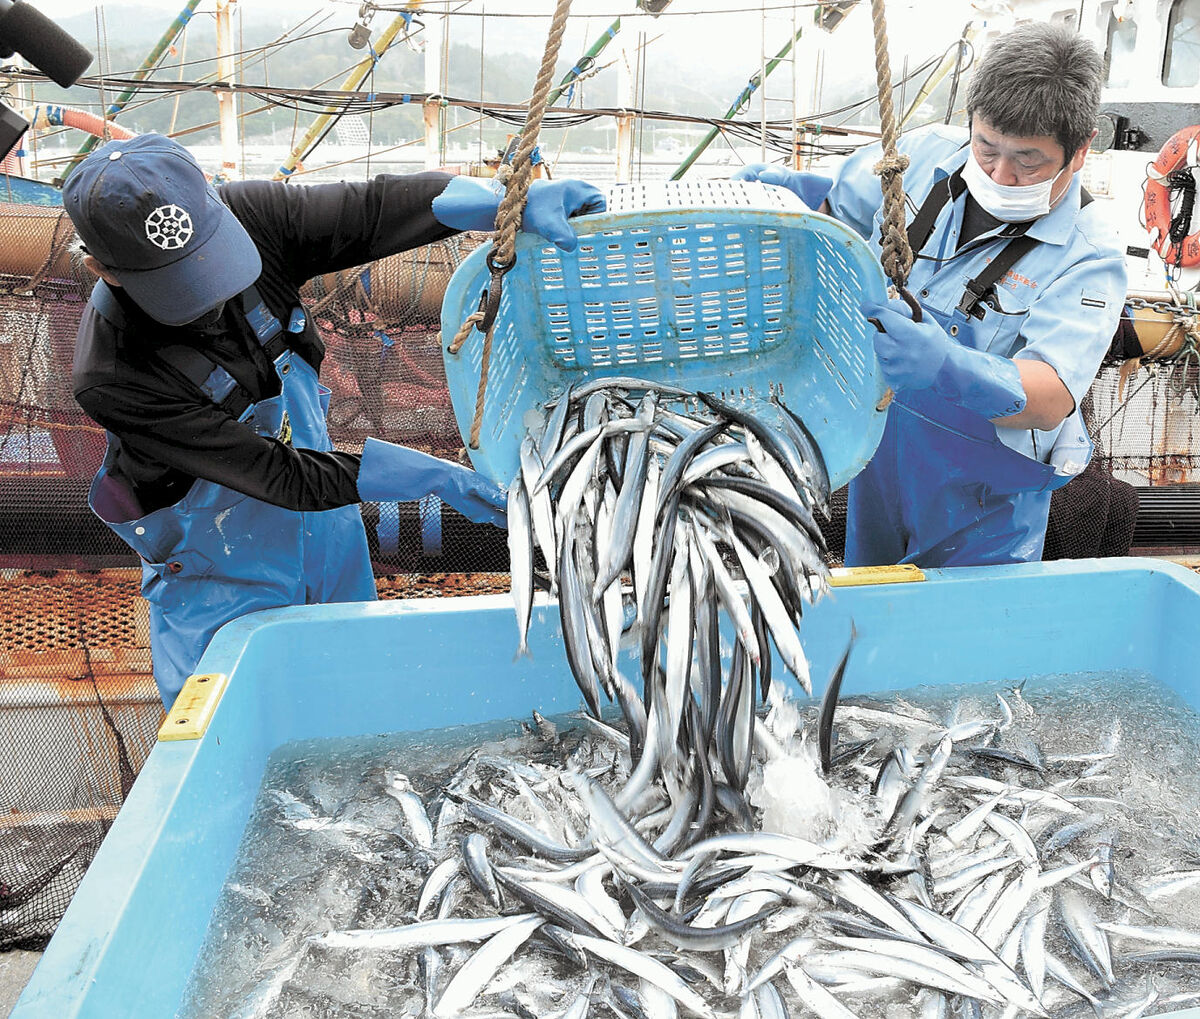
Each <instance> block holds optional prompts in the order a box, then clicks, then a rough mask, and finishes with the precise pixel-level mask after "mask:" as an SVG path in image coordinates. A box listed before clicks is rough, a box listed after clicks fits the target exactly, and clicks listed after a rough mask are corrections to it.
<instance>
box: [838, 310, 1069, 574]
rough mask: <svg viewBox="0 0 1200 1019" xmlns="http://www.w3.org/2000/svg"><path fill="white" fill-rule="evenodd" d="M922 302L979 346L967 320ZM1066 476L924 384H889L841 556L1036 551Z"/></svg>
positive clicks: (1016, 558)
mask: <svg viewBox="0 0 1200 1019" xmlns="http://www.w3.org/2000/svg"><path fill="white" fill-rule="evenodd" d="M924 311H925V314H927V315H929V316H930V317H931V318H933V319H934V320H935V321H936V322H938V324H939V325H941V326H942V327H943V328H944V329H946V330H947V332H950V331H951V327H952V326H953V327H956V330H955V332H952V333H951V335H954V336H955V338H956V339H957V340H958V342H960V343H962V344H964V345H965V346H971V347H976V344H975V343H974V342H973V329H972V327H973V325H974V320H973V319H971V318H969V317H968V316H965V315H964V314H963V313H962V312H961V311H957V310H956V311H954V312H953V313H952V314H951V315H949V316H947V315H940V314H937V313H936V312H934V311H932V310H930V309H928V308H926V309H924ZM976 349H977V348H976ZM1070 480H1071V476H1069V475H1064V474H1059V473H1058V472H1057V471H1056V470H1055V469H1054V467H1053V466H1052V465H1050V464H1045V463H1041V462H1040V461H1038V460H1034V459H1032V458H1031V457H1028V456H1025V455H1024V454H1023V453H1019V452H1017V451H1016V450H1014V449H1010V448H1009V447H1008V446H1006V445H1005V444H1004V443H1003V442H1001V441H1000V438H999V436H998V435H997V434H996V426H995V425H993V424H992V423H991V421H989V420H988V419H987V418H985V417H983V416H982V415H981V414H976V413H975V412H974V411H970V410H967V409H966V408H964V407H960V406H958V405H957V404H952V403H950V402H948V401H947V400H943V399H942V398H941V397H940V396H938V395H937V394H936V393H934V392H933V391H932V390H928V389H921V390H908V391H906V392H902V393H896V394H895V397H894V398H893V400H892V403H891V405H890V406H889V407H888V416H887V423H886V424H885V426H884V430H883V438H882V439H881V440H880V442H879V448H878V449H877V450H876V451H875V455H874V456H873V457H872V458H871V462H870V463H869V464H867V466H866V468H865V469H864V470H863V471H862V472H861V473H860V474H859V475H858V477H856V478H855V479H854V480H853V481H851V482H850V490H849V503H848V507H847V529H846V556H845V562H846V565H847V566H866V565H882V564H888V563H911V562H915V563H917V564H919V565H921V566H927V567H939V566H994V565H997V564H1000V563H1016V562H1031V561H1034V560H1038V559H1040V558H1041V556H1042V545H1043V543H1044V541H1045V538H1046V520H1047V517H1048V515H1049V512H1050V495H1051V493H1052V492H1053V491H1054V489H1056V488H1059V487H1061V486H1062V485H1065V484H1066V483H1067V482H1068V481H1070Z"/></svg>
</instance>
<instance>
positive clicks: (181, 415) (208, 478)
mask: <svg viewBox="0 0 1200 1019" xmlns="http://www.w3.org/2000/svg"><path fill="white" fill-rule="evenodd" d="M500 197H501V194H500V191H499V190H498V189H497V188H496V187H493V186H490V185H488V184H485V183H484V182H482V181H477V180H473V179H470V178H466V177H454V176H451V175H449V174H445V173H436V172H428V173H417V174H412V175H407V176H395V175H390V174H383V175H380V176H378V177H375V178H374V179H373V180H370V181H365V182H360V183H342V184H324V185H319V186H314V187H297V186H294V185H293V186H288V185H286V184H283V183H276V182H269V181H241V182H236V183H232V184H226V185H225V186H223V187H221V188H220V189H219V190H218V189H214V188H213V187H212V186H211V185H210V184H209V183H208V182H207V180H206V179H205V177H204V174H203V173H202V171H201V170H200V167H199V166H198V165H197V164H196V162H195V160H194V159H193V158H192V157H191V155H190V154H189V153H188V152H187V150H186V149H184V148H183V147H182V146H180V145H178V144H177V143H175V142H173V141H171V140H170V139H168V138H165V137H162V136H160V135H155V134H147V135H141V136H139V137H136V138H133V139H131V140H128V141H119V142H112V143H110V144H108V145H105V146H103V147H102V148H99V149H97V150H96V151H95V152H93V153H92V154H91V155H90V156H89V157H88V158H87V159H86V160H84V162H83V163H81V164H80V165H79V167H78V169H77V170H76V171H75V173H73V174H72V175H71V177H70V178H69V179H68V180H67V183H66V185H65V186H64V188H63V198H64V204H65V206H66V210H67V213H68V215H70V217H71V220H72V222H73V223H74V224H75V229H76V231H77V233H78V234H79V238H80V240H81V242H82V244H83V246H84V249H85V252H86V258H85V264H86V265H87V266H88V268H89V269H91V271H92V272H94V273H95V274H96V275H97V276H99V277H100V280H99V282H97V284H96V287H95V289H94V291H93V293H92V297H91V301H90V302H89V305H88V307H87V309H86V311H85V312H84V315H83V319H82V321H81V323H80V327H79V336H78V340H77V343H76V350H75V365H74V380H73V381H74V391H75V398H76V399H77V400H78V402H79V405H80V406H81V407H82V408H83V409H84V411H86V412H87V414H88V415H89V416H90V417H91V418H93V419H94V420H95V421H96V422H97V423H98V424H100V425H102V426H103V427H104V428H105V429H106V430H107V432H108V452H107V455H106V457H105V459H104V464H103V466H102V467H101V469H100V471H99V473H98V474H97V475H96V478H95V480H94V481H93V483H92V487H91V493H90V496H89V501H90V504H91V506H92V509H93V510H94V511H95V512H96V513H97V514H98V515H99V516H100V517H101V519H103V520H104V521H105V522H106V523H107V524H108V525H109V526H110V527H111V528H112V529H113V530H114V531H115V532H116V533H117V534H118V535H120V537H121V538H122V539H124V540H125V541H126V542H127V543H128V544H129V545H130V546H131V547H132V548H133V550H134V551H135V552H137V554H138V555H139V556H140V557H141V559H142V561H143V584H142V593H143V594H144V595H145V597H146V599H147V600H148V601H149V602H150V623H151V634H150V636H151V647H152V651H153V656H154V678H155V681H156V683H157V684H158V689H159V692H160V694H161V695H162V699H163V703H164V704H165V705H167V706H168V707H169V706H170V704H171V703H172V701H174V699H175V697H176V695H177V694H178V693H179V691H180V689H181V687H182V686H183V682H184V680H185V679H186V677H187V676H188V675H189V674H190V673H191V672H192V670H193V667H194V666H195V665H196V663H197V661H198V660H199V658H200V656H201V654H202V653H203V651H204V649H205V647H206V646H207V645H208V642H209V639H210V638H211V637H212V635H213V633H215V632H216V630H217V629H218V628H219V627H220V626H222V625H223V624H224V623H226V622H228V621H229V620H231V619H234V618H236V617H238V616H240V615H243V614H245V613H247V612H251V611H254V610H256V609H265V608H275V607H278V606H283V605H300V604H306V603H317V602H332V601H356V600H368V599H373V598H374V597H375V584H374V580H373V577H372V573H371V564H370V559H369V557H368V553H367V539H366V533H365V531H364V528H363V524H362V518H361V515H360V514H359V511H358V507H357V505H356V504H357V503H358V502H360V501H361V500H385V501H405V500H411V499H417V498H420V497H422V496H425V495H429V494H433V495H437V496H439V497H441V498H442V499H444V500H445V501H446V502H447V503H449V504H450V505H451V506H453V507H454V508H455V509H457V510H458V511H459V512H461V513H463V514H465V515H466V516H467V517H469V518H470V519H472V520H474V521H476V522H487V523H493V524H496V525H499V526H503V523H504V497H503V493H502V492H501V491H500V490H499V489H498V488H497V487H496V486H495V485H493V484H492V483H491V482H490V481H488V480H487V479H486V478H484V477H482V476H480V475H477V474H476V473H475V472H474V471H471V470H469V469H467V468H465V467H461V466H459V465H458V464H454V463H450V462H448V461H445V460H440V459H438V458H436V457H432V456H428V455H427V454H425V453H421V452H419V451H418V450H414V449H409V448H407V447H405V446H399V445H395V444H393V443H388V442H382V441H379V440H376V439H368V440H367V442H366V445H365V447H364V449H363V453H362V455H361V456H360V455H358V454H354V453H344V452H341V451H339V450H336V449H334V448H333V444H332V443H331V442H330V439H329V434H328V431H327V430H326V427H325V412H326V409H327V404H328V398H329V390H328V389H326V388H325V387H323V386H322V385H321V384H320V382H319V381H318V377H317V376H318V372H319V370H320V367H321V359H322V357H323V355H324V353H325V348H324V345H323V343H322V341H321V338H320V336H319V334H318V332H317V330H316V328H315V327H314V325H313V323H312V321H311V320H310V319H309V318H308V316H307V315H306V314H305V312H304V309H303V307H302V306H301V303H300V295H299V288H300V287H301V285H303V284H304V282H305V281H306V280H308V279H310V278H311V277H313V276H316V275H318V274H322V273H329V272H334V271H337V270H339V269H345V268H349V267H351V266H355V265H361V264H363V263H366V262H370V261H373V260H375V259H378V258H382V257H384V256H387V255H391V254H394V253H396V252H399V251H405V250H407V249H409V248H414V247H418V246H420V245H423V244H428V243H430V242H432V241H436V240H440V239H441V238H444V237H447V236H450V235H451V234H453V233H454V232H456V231H459V230H490V229H492V227H493V224H494V221H495V215H496V210H497V208H498V205H499V201H500ZM603 208H604V199H603V196H602V195H601V193H600V192H599V191H598V190H597V189H596V188H595V187H593V186H592V185H590V184H586V183H584V182H582V181H574V180H557V181H534V182H533V185H532V187H531V188H530V191H529V197H528V202H527V204H526V207H525V212H524V220H523V229H525V230H528V231H531V232H534V233H537V234H540V235H541V236H543V237H545V238H547V239H549V240H551V241H553V242H554V243H556V244H557V245H558V246H559V247H561V248H563V249H565V250H570V249H572V248H573V247H574V246H575V243H576V237H575V233H574V231H573V230H572V228H571V226H570V225H569V224H568V222H567V218H568V216H571V215H575V214H579V213H583V212H597V211H601V210H603Z"/></svg>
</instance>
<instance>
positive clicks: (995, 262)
mask: <svg viewBox="0 0 1200 1019" xmlns="http://www.w3.org/2000/svg"><path fill="white" fill-rule="evenodd" d="M1094 201H1095V199H1094V198H1093V197H1092V196H1091V194H1090V193H1089V192H1088V190H1087V188H1080V189H1079V207H1080V208H1081V209H1086V208H1087V207H1088V206H1089V205H1091V204H1092V202H1094ZM1039 243H1041V242H1040V241H1038V240H1037V239H1036V238H1033V237H1030V236H1029V235H1028V234H1024V233H1023V234H1019V235H1018V236H1016V237H1014V238H1013V239H1012V240H1011V241H1009V242H1008V243H1007V244H1006V245H1005V246H1004V247H1003V248H1002V249H1001V251H1000V254H998V255H997V256H996V257H995V258H993V259H992V260H991V261H990V262H989V263H988V265H987V268H986V269H984V270H983V272H981V273H980V274H979V275H978V276H976V277H975V278H974V279H973V280H971V281H970V282H968V283H967V286H966V289H965V290H964V291H963V295H962V300H961V301H959V302H958V310H959V311H961V312H962V313H963V314H964V315H973V314H975V309H976V308H977V307H978V306H979V302H980V301H982V300H984V299H985V298H986V297H987V296H988V294H990V293H991V292H992V290H993V289H994V288H995V286H996V284H997V283H999V282H1000V280H1001V279H1003V278H1004V274H1005V273H1006V272H1008V270H1009V269H1011V268H1012V267H1013V266H1014V265H1016V264H1017V262H1018V261H1020V260H1021V259H1022V258H1023V257H1024V256H1025V255H1026V254H1027V253H1028V252H1029V251H1031V250H1032V249H1033V248H1035V247H1036V246H1037V245H1038V244H1039Z"/></svg>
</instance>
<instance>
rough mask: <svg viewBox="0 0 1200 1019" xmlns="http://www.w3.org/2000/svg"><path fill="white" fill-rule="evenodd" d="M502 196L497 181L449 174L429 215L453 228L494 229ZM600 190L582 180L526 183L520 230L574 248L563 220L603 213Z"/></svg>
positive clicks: (565, 248) (575, 241)
mask: <svg viewBox="0 0 1200 1019" xmlns="http://www.w3.org/2000/svg"><path fill="white" fill-rule="evenodd" d="M503 197H504V187H503V185H501V184H500V183H499V182H497V181H494V180H493V181H483V180H480V179H479V178H477V177H451V178H450V182H449V183H448V184H447V185H446V190H445V191H443V192H442V193H441V194H440V195H438V196H437V198H435V199H434V200H433V218H434V219H436V220H437V221H438V222H439V223H441V224H442V226H448V227H450V228H451V229H453V230H494V229H495V228H496V210H497V209H499V208H500V199H501V198H503ZM605 204H606V203H605V201H604V192H602V191H601V190H600V189H599V188H598V187H596V186H595V185H593V184H588V183H587V182H586V181H582V180H569V179H564V180H535V181H531V182H530V185H529V195H528V197H527V199H526V201H525V211H524V213H523V215H522V219H521V229H522V230H526V231H528V232H530V233H535V234H538V235H539V236H541V237H544V238H546V240H548V241H553V242H554V243H555V244H556V245H558V247H560V248H561V249H562V250H563V251H574V250H575V247H576V245H577V244H578V243H579V239H578V238H577V237H576V236H575V231H574V230H572V229H571V226H570V224H569V223H568V222H567V219H568V218H569V217H570V216H580V215H583V214H585V213H589V212H603V211H604V208H605Z"/></svg>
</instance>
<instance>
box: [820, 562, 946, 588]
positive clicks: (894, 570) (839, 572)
mask: <svg viewBox="0 0 1200 1019" xmlns="http://www.w3.org/2000/svg"><path fill="white" fill-rule="evenodd" d="M924 579H925V574H924V573H923V572H921V568H920V567H919V566H914V565H913V564H912V563H905V564H904V565H902V566H839V567H837V568H836V569H832V570H830V571H829V586H830V587H859V586H861V585H865V584H909V583H913V582H915V581H918V580H924Z"/></svg>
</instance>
